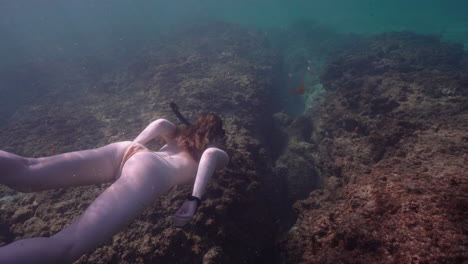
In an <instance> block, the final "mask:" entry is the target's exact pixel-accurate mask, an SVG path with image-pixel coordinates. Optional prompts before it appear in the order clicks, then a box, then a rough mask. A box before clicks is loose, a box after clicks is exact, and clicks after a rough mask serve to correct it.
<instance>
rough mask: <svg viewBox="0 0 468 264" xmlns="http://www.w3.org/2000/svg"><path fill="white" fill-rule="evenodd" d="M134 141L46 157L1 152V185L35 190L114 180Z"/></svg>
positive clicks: (23, 190) (16, 188) (26, 190)
mask: <svg viewBox="0 0 468 264" xmlns="http://www.w3.org/2000/svg"><path fill="white" fill-rule="evenodd" d="M130 144H132V143H131V142H130V141H124V142H117V143H113V144H109V145H106V146H104V147H101V148H97V149H90V150H83V151H75V152H69V153H63V154H59V155H55V156H51V157H45V158H24V157H21V156H18V155H15V154H12V153H8V152H5V151H0V184H4V185H7V186H9V187H10V188H13V189H15V190H18V191H22V192H34V191H41V190H47V189H54V188H63V187H69V186H80V185H90V184H99V183H105V182H111V181H112V180H114V179H115V177H116V174H117V173H118V170H119V166H120V162H121V160H122V157H123V155H124V153H125V150H126V149H127V147H128V146H129V145H130Z"/></svg>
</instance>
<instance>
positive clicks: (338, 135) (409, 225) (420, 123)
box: [278, 32, 468, 264]
mask: <svg viewBox="0 0 468 264" xmlns="http://www.w3.org/2000/svg"><path fill="white" fill-rule="evenodd" d="M466 56H467V55H466V53H465V54H464V52H463V48H462V47H461V46H459V45H455V44H448V43H442V42H440V41H439V40H438V39H437V38H435V37H431V36H421V35H416V34H412V33H406V32H403V33H388V34H383V35H379V36H376V37H372V38H370V39H363V40H360V41H357V42H356V43H355V45H354V46H353V47H350V48H348V49H347V50H346V51H344V52H342V53H341V54H339V55H337V56H336V58H335V59H334V60H333V61H331V62H329V63H328V66H327V67H326V69H325V71H324V73H323V74H322V83H323V84H324V87H325V88H326V89H327V93H326V95H325V98H324V101H323V103H322V104H321V105H320V106H318V107H315V108H314V109H312V110H310V111H309V112H308V114H307V115H305V116H302V117H300V118H301V119H308V120H309V122H306V123H309V124H308V125H307V126H308V127H312V129H309V130H310V132H309V133H308V134H306V135H303V136H302V140H303V143H302V144H303V145H308V149H310V150H309V151H310V152H312V153H314V154H313V157H312V158H310V159H309V161H310V162H311V163H313V164H314V166H316V167H317V168H318V169H319V170H320V171H321V173H322V180H323V184H322V185H323V186H322V188H321V189H319V190H315V191H313V192H311V193H310V195H309V196H308V198H307V199H305V200H302V201H298V202H296V203H295V205H294V208H295V210H296V211H297V213H298V219H297V222H296V224H295V225H294V226H293V227H292V228H291V229H290V230H289V232H288V234H287V235H286V236H285V237H284V238H283V239H282V240H281V241H280V242H279V243H278V247H279V250H280V251H281V252H282V255H283V259H284V262H285V263H294V264H300V263H462V262H465V261H467V258H468V253H467V252H468V250H467V246H468V223H467V219H468V175H467V171H468V165H467V164H468V154H467V153H468V135H467V131H468V100H467V95H468V76H467V74H466V73H467V65H466ZM307 155H309V156H310V153H308V154H307Z"/></svg>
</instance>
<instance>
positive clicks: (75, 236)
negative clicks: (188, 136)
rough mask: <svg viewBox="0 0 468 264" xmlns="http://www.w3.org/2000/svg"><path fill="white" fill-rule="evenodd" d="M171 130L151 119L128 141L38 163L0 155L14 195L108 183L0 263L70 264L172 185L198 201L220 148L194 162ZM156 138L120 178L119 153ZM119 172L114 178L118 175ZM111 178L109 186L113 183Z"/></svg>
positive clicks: (183, 217)
mask: <svg viewBox="0 0 468 264" xmlns="http://www.w3.org/2000/svg"><path fill="white" fill-rule="evenodd" d="M175 129H176V126H175V125H174V124H172V123H171V122H169V121H167V120H165V119H158V120H156V121H154V122H152V123H151V124H150V125H148V127H146V128H145V129H144V130H143V131H142V132H141V133H140V135H138V137H137V138H135V140H134V141H133V142H132V141H124V142H117V143H113V144H109V145H106V146H104V147H101V148H97V149H92V150H83V151H76V152H70V153H64V154H59V155H55V156H51V157H45V158H24V157H21V156H17V155H15V154H12V153H8V152H5V151H1V150H0V184H4V185H6V186H9V187H10V188H13V189H15V190H17V191H21V192H35V191H41V190H48V189H55V188H66V187H72V186H82V185H91V184H100V183H107V182H113V183H112V185H111V186H109V188H107V189H106V190H105V191H104V192H103V193H102V194H101V195H99V196H98V197H97V198H96V199H95V200H94V201H93V203H91V205H90V206H89V207H88V208H87V209H86V210H85V211H84V212H83V214H82V215H80V216H79V217H78V218H77V219H75V220H74V222H73V223H72V224H70V225H69V226H67V227H65V228H64V229H63V230H62V231H60V232H58V233H57V234H55V235H53V236H51V237H37V238H29V239H23V240H18V241H15V242H13V243H11V244H9V245H6V246H4V247H0V263H11V264H15V263H71V262H73V261H75V260H77V259H78V258H79V257H80V256H82V255H83V254H85V253H88V252H90V251H92V250H94V249H96V248H97V247H99V246H101V245H102V244H104V243H105V242H107V241H109V240H110V238H111V237H112V236H114V235H115V234H117V233H118V232H120V230H122V229H123V228H124V227H125V226H127V225H128V224H129V223H130V222H131V221H133V220H134V219H135V218H136V217H138V215H140V214H141V213H142V212H143V210H145V209H146V207H147V206H148V205H149V204H150V203H151V202H152V201H154V200H155V199H156V198H158V197H159V196H160V195H162V194H164V193H165V192H167V191H168V190H170V189H171V188H172V187H173V186H174V185H181V184H190V183H192V182H194V180H195V182H194V187H193V192H192V195H193V196H195V197H198V198H202V196H203V194H204V193H205V190H206V186H207V183H208V180H209V179H210V177H211V176H212V175H213V173H214V171H215V170H216V169H219V168H222V167H223V166H225V165H226V164H227V163H228V162H229V157H228V155H227V154H226V152H224V151H223V150H221V149H219V148H216V147H214V146H212V147H210V146H209V147H208V148H207V149H206V150H205V151H204V152H203V154H202V157H201V159H200V161H199V162H196V161H195V160H194V159H192V157H191V156H190V155H189V153H188V152H186V151H185V150H183V149H182V148H180V147H179V146H178V145H177V143H176V142H175V140H174V139H173V138H172V136H171V135H173V132H174V131H175ZM155 137H162V138H163V139H164V140H165V141H166V142H167V144H166V145H164V146H163V147H162V148H161V149H160V150H159V151H157V152H138V153H136V154H135V155H133V156H131V158H129V159H128V160H127V161H126V162H125V164H124V166H123V168H122V171H121V173H120V170H119V166H120V162H121V161H122V158H123V156H124V153H125V151H126V149H127V147H128V146H129V145H130V144H133V143H140V144H145V143H147V142H149V141H150V140H152V139H153V138H155ZM119 173H120V175H119ZM116 179H117V180H116ZM196 203H197V202H196V201H186V202H185V203H184V204H183V205H182V207H181V208H180V209H179V210H178V211H177V213H176V215H175V216H174V223H175V225H176V226H182V225H184V224H186V223H187V222H189V221H190V219H191V218H192V216H193V214H194V213H195V211H196V207H197V206H196Z"/></svg>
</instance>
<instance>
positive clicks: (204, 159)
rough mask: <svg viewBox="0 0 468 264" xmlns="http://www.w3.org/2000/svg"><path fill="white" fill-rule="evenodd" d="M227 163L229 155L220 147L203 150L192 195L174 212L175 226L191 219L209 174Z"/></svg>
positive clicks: (203, 192)
mask: <svg viewBox="0 0 468 264" xmlns="http://www.w3.org/2000/svg"><path fill="white" fill-rule="evenodd" d="M228 163H229V156H228V154H227V153H226V152H225V151H223V150H221V149H218V148H214V147H211V148H207V149H206V150H205V151H204V152H203V154H202V156H201V159H200V164H199V165H198V171H197V177H196V178H195V184H194V186H193V191H192V196H191V197H190V198H189V199H188V200H187V201H185V202H184V204H182V206H181V207H180V209H179V210H178V211H177V213H176V214H175V216H174V225H175V226H184V225H185V224H187V223H188V222H189V221H190V220H191V219H192V217H193V215H194V214H195V211H196V210H197V208H198V205H199V203H200V201H201V198H202V196H203V194H205V190H206V186H207V185H208V181H209V180H210V178H211V176H212V175H213V174H214V172H215V170H217V169H220V168H222V167H224V166H226V165H227V164H228Z"/></svg>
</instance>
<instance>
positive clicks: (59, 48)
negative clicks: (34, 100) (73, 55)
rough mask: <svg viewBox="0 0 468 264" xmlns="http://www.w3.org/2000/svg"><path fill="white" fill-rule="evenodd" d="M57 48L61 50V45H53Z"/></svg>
mask: <svg viewBox="0 0 468 264" xmlns="http://www.w3.org/2000/svg"><path fill="white" fill-rule="evenodd" d="M55 47H56V48H57V49H58V50H63V48H62V47H60V46H59V45H57V46H55Z"/></svg>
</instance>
